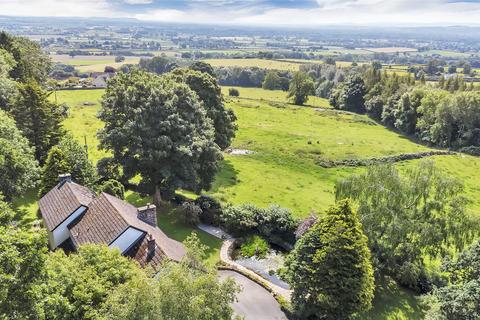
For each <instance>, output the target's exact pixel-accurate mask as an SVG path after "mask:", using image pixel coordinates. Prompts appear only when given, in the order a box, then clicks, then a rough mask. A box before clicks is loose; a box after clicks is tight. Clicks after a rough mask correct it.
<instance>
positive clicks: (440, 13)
mask: <svg viewBox="0 0 480 320" xmlns="http://www.w3.org/2000/svg"><path fill="white" fill-rule="evenodd" d="M160 1H162V0H160ZM316 1H317V4H318V7H316V8H310V9H300V8H298V9H295V8H281V7H278V6H277V7H275V5H274V3H275V1H273V0H269V1H257V0H243V1H239V0H189V6H187V7H185V6H183V8H182V9H179V8H181V7H178V8H161V7H158V8H157V9H152V8H151V7H152V6H154V4H155V3H159V4H162V3H164V2H156V1H153V0H0V14H4V15H21V16H81V17H93V16H96V17H117V18H118V17H135V18H138V19H141V20H155V21H163V22H179V23H189V22H190V23H207V24H233V25H290V26H310V27H314V26H319V25H327V24H344V25H345V24H361V25H375V24H378V25H409V26H413V25H424V24H450V25H452V24H455V25H458V24H479V23H480V20H479V17H480V2H478V1H475V2H473V1H457V2H451V1H449V0H423V1H420V0H316ZM121 3H128V4H150V6H149V7H148V8H146V9H142V8H143V6H138V8H139V9H140V10H143V11H138V9H137V11H136V12H137V13H136V14H134V13H129V12H122V11H121V10H126V9H125V6H123V8H124V9H119V8H122V6H121V5H119V4H121ZM114 4H116V5H114ZM184 8H187V9H184Z"/></svg>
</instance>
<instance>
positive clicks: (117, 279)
mask: <svg viewBox="0 0 480 320" xmlns="http://www.w3.org/2000/svg"><path fill="white" fill-rule="evenodd" d="M43 272H44V277H43V279H42V281H41V283H39V284H38V285H37V287H36V291H37V294H38V299H37V302H36V308H37V312H38V317H39V319H65V320H70V319H71V320H73V319H99V318H100V317H101V316H102V312H101V309H102V308H103V304H104V303H105V301H106V300H107V298H108V296H109V295H110V294H111V293H112V292H113V291H114V290H116V289H117V288H118V287H119V286H121V285H128V284H129V283H130V282H131V281H133V279H138V280H143V281H146V280H147V278H148V276H147V274H146V273H145V272H144V271H143V270H142V269H141V268H140V267H139V266H138V264H137V263H136V262H134V261H133V260H131V259H128V258H125V257H123V256H122V255H121V254H120V251H118V250H112V249H111V248H108V247H107V246H100V245H85V246H83V247H80V249H79V251H78V253H75V254H70V255H68V256H67V255H66V254H65V253H64V252H63V251H62V250H57V251H55V253H51V254H49V255H48V257H47V259H46V261H45V266H44V271H43ZM37 319H38V318H37Z"/></svg>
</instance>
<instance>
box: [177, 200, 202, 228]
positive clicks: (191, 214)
mask: <svg viewBox="0 0 480 320" xmlns="http://www.w3.org/2000/svg"><path fill="white" fill-rule="evenodd" d="M176 211H177V212H178V214H180V216H181V218H182V220H183V222H184V223H186V224H188V225H191V226H196V225H198V224H199V223H200V214H201V213H202V209H201V208H200V207H199V206H198V205H196V204H195V203H194V202H193V201H185V202H184V203H182V205H181V206H180V207H179V208H177V210H176Z"/></svg>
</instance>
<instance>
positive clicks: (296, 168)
mask: <svg viewBox="0 0 480 320" xmlns="http://www.w3.org/2000/svg"><path fill="white" fill-rule="evenodd" d="M223 90H226V89H223ZM101 94H102V90H78V91H61V92H58V93H57V99H58V101H59V102H66V103H68V104H69V105H70V106H71V110H70V118H69V119H67V120H66V122H65V126H66V127H67V129H69V130H71V131H72V132H73V133H74V136H75V137H76V138H77V139H78V140H79V141H81V142H82V143H83V137H84V136H86V137H87V142H88V144H89V153H90V157H91V159H92V160H94V161H96V160H98V159H99V158H100V157H102V156H104V155H105V153H104V152H103V153H102V152H100V151H98V150H95V149H94V146H96V145H97V142H96V141H97V140H96V136H95V132H96V131H97V130H98V129H99V128H101V127H102V124H101V122H100V121H99V120H98V119H97V118H96V114H97V112H98V109H99V105H98V99H99V98H100V97H101ZM262 98H263V100H261V99H262ZM284 99H285V97H284V92H281V91H279V92H277V91H267V90H263V89H257V88H248V89H247V88H240V98H227V101H228V102H227V105H228V106H229V107H230V108H232V109H233V110H234V111H235V113H236V115H237V117H238V126H239V130H238V132H237V136H236V138H235V140H234V141H233V145H232V147H233V148H238V149H248V150H252V151H254V152H255V153H254V154H250V155H229V154H225V160H224V161H223V162H222V169H221V171H220V172H219V173H218V175H217V178H216V180H215V182H214V184H213V187H212V188H211V190H209V191H208V192H207V193H208V194H211V195H213V196H214V197H216V198H217V199H219V200H221V201H222V202H225V203H234V204H240V203H247V202H248V203H254V204H257V205H260V206H267V205H268V204H271V203H277V204H279V205H281V206H284V207H288V208H290V209H291V210H292V211H293V213H294V214H295V216H296V217H299V218H300V217H305V216H306V215H308V213H309V212H311V211H316V212H319V213H321V212H322V211H323V210H325V209H326V208H327V207H328V206H329V205H331V204H333V202H334V185H335V182H336V181H337V180H338V179H340V178H342V177H346V176H348V175H349V174H352V173H357V172H361V171H362V170H364V169H363V168H345V167H341V168H330V169H327V168H323V167H320V166H319V165H317V164H316V163H317V162H318V161H320V160H335V159H352V158H370V157H376V156H384V155H394V154H400V153H410V152H420V151H425V150H429V148H427V147H425V146H422V145H419V144H416V143H415V142H413V141H411V140H409V139H407V138H405V137H403V136H401V135H399V134H397V133H395V132H392V131H390V130H388V129H385V128H384V127H383V126H381V125H378V124H376V123H374V122H373V121H371V120H369V119H368V118H367V117H366V116H359V115H353V114H345V113H339V112H337V111H334V110H328V109H315V108H310V107H299V106H292V105H289V104H286V103H284V102H285V100H284ZM84 102H93V103H95V105H93V106H85V105H84ZM431 159H432V160H433V161H435V162H436V163H437V166H438V168H439V169H440V170H442V171H444V172H446V173H449V174H451V175H454V176H456V177H458V178H460V179H462V180H463V181H464V182H465V186H466V195H467V196H468V197H469V199H470V200H471V204H470V206H469V210H471V211H472V212H474V213H475V214H478V212H479V211H480V200H479V199H480V185H479V184H478V181H480V170H479V169H480V160H479V158H476V157H471V156H466V155H462V154H460V155H451V156H436V157H432V158H431ZM418 161H419V160H414V161H408V162H402V163H399V164H397V166H398V167H399V168H400V169H401V170H405V169H407V168H409V167H411V166H413V165H415V164H416V163H418ZM33 198H34V197H33ZM127 200H128V201H129V202H131V203H134V204H136V205H140V204H142V203H145V202H146V201H147V199H142V198H140V197H139V195H138V194H134V193H131V192H129V193H128V194H127ZM18 205H19V206H21V207H22V208H26V209H28V208H30V209H32V210H35V204H34V201H32V200H29V199H28V197H26V198H25V199H23V200H22V201H19V202H18ZM164 211H165V212H160V213H159V225H160V227H161V228H162V229H163V230H164V231H165V232H166V233H167V234H168V235H169V236H171V237H172V238H174V239H177V240H183V239H185V237H186V236H187V235H188V234H190V232H191V231H192V230H193V229H192V228H190V227H188V226H185V225H184V224H183V223H181V222H180V221H178V220H177V219H176V217H175V215H174V214H173V213H172V211H171V210H164ZM198 232H199V234H200V238H201V239H202V241H203V243H205V244H207V245H208V246H209V247H210V251H209V258H208V260H209V261H211V262H215V261H217V259H218V251H219V247H220V241H218V240H217V239H215V238H213V237H211V236H209V235H207V234H205V233H203V232H200V231H198ZM417 300H418V299H417V298H416V297H415V296H413V295H412V294H411V293H410V292H408V291H405V290H403V289H399V288H398V287H397V286H395V285H394V284H392V283H391V282H388V281H385V282H383V283H381V284H380V285H379V294H378V295H377V297H376V299H375V308H374V309H373V310H372V311H370V312H369V313H367V314H366V315H365V316H364V317H363V318H364V319H421V318H422V310H421V308H420V307H419V304H418V301H417Z"/></svg>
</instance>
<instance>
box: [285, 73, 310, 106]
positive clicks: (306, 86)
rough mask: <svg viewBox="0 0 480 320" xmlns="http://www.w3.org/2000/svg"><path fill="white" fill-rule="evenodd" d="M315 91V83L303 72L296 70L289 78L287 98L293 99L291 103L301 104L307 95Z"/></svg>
mask: <svg viewBox="0 0 480 320" xmlns="http://www.w3.org/2000/svg"><path fill="white" fill-rule="evenodd" d="M314 93H315V83H314V82H313V80H312V79H311V78H310V77H309V76H308V75H307V74H306V73H304V72H300V71H299V72H296V73H295V74H294V75H293V78H292V80H290V87H289V89H288V95H287V97H288V98H292V99H293V103H295V104H298V105H303V104H304V103H305V102H306V101H307V100H308V96H309V95H312V94H314Z"/></svg>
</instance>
